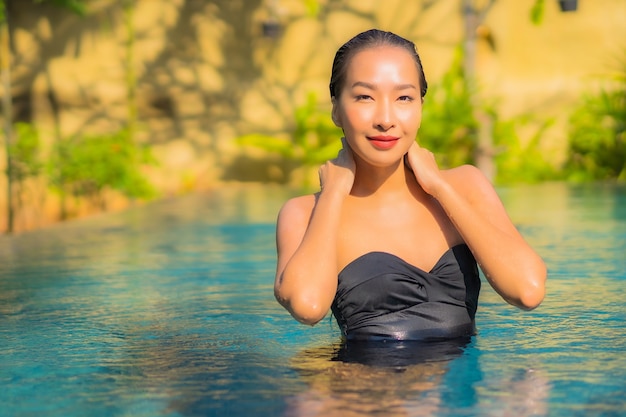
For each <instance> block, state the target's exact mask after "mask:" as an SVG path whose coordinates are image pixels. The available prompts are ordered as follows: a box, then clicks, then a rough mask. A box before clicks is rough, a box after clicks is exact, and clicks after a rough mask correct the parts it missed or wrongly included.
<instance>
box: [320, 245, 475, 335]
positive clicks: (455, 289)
mask: <svg viewBox="0 0 626 417" xmlns="http://www.w3.org/2000/svg"><path fill="white" fill-rule="evenodd" d="M479 291H480V277H479V274H478V267H477V265H476V260H475V259H474V256H473V255H472V253H471V251H470V250H469V248H468V247H467V245H465V244H461V245H457V246H454V247H452V248H450V249H448V250H447V251H446V252H445V253H444V254H443V255H442V257H441V258H440V259H439V260H438V261H437V263H436V264H435V266H434V267H433V269H432V270H431V271H430V272H426V271H424V270H422V269H420V268H418V267H416V266H413V265H411V264H409V263H407V262H406V261H404V260H402V259H401V258H399V257H397V256H395V255H392V254H389V253H386V252H370V253H366V254H364V255H362V256H360V257H358V258H357V259H355V260H354V261H352V262H351V263H349V264H348V265H346V267H345V268H344V269H343V270H342V271H341V272H340V273H339V277H338V284H337V293H336V295H335V299H334V300H333V304H332V307H331V308H332V312H333V315H334V316H335V318H336V320H337V323H338V324H339V327H340V328H341V332H342V334H343V336H344V337H345V338H346V339H347V340H368V341H375V340H428V339H449V338H457V337H464V336H469V335H472V334H474V332H475V325H474V316H475V314H476V308H477V306H478V294H479Z"/></svg>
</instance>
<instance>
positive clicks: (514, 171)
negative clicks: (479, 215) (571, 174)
mask: <svg viewBox="0 0 626 417" xmlns="http://www.w3.org/2000/svg"><path fill="white" fill-rule="evenodd" d="M525 119H526V118H518V119H516V120H510V121H499V122H497V123H496V124H495V127H494V132H493V133H494V143H495V146H496V149H498V150H500V152H498V154H497V155H496V156H495V162H496V166H497V170H496V171H497V175H496V179H495V180H496V182H497V183H500V184H513V183H536V182H540V181H545V180H553V179H558V177H559V174H558V173H557V170H556V168H555V167H554V166H553V165H552V164H551V163H550V162H549V161H548V160H547V158H546V157H545V152H544V151H543V150H542V148H541V146H540V145H541V139H542V137H543V133H544V132H545V131H546V130H547V129H548V128H549V127H550V126H551V125H552V123H553V122H552V121H547V122H544V123H543V124H542V125H541V126H540V127H539V129H538V130H537V131H536V132H535V134H534V135H533V136H532V137H531V138H530V140H528V141H527V142H525V143H524V142H522V140H521V139H520V137H519V135H518V134H517V128H518V127H519V125H520V124H523V123H526V122H528V121H529V120H525Z"/></svg>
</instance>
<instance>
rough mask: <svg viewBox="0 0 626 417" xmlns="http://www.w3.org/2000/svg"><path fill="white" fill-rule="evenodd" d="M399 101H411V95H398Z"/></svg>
mask: <svg viewBox="0 0 626 417" xmlns="http://www.w3.org/2000/svg"><path fill="white" fill-rule="evenodd" d="M398 100H399V101H413V97H411V96H400V97H398Z"/></svg>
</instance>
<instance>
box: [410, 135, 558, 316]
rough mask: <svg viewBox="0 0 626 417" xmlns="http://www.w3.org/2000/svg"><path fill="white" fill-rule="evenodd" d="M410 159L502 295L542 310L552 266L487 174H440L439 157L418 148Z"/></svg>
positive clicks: (468, 170)
mask: <svg viewBox="0 0 626 417" xmlns="http://www.w3.org/2000/svg"><path fill="white" fill-rule="evenodd" d="M407 159H408V163H409V166H410V167H411V169H412V170H413V173H414V174H415V177H416V179H417V181H418V182H419V184H420V186H421V187H422V188H423V189H424V191H426V192H427V193H429V194H430V195H432V196H433V197H434V198H436V199H437V201H438V202H439V204H440V205H441V206H442V207H443V209H444V210H445V212H446V214H447V215H448V217H449V218H450V220H451V221H452V223H453V224H454V226H455V227H456V229H457V230H458V232H459V233H460V234H461V237H462V238H463V240H464V241H465V243H466V244H467V245H468V247H469V248H470V249H471V251H472V253H473V254H474V257H475V258H476V261H477V262H478V264H479V266H480V268H481V270H482V271H483V273H484V274H485V277H486V278H487V280H488V281H489V283H490V284H491V286H492V287H493V288H494V289H495V290H496V292H498V294H500V295H501V296H502V297H503V298H504V299H505V300H506V301H507V302H509V303H510V304H512V305H515V306H517V307H519V308H523V309H526V310H531V309H533V308H535V307H537V306H538V305H539V304H540V303H541V301H542V300H543V298H544V295H545V282H546V276H547V271H546V266H545V264H544V262H543V260H542V259H541V257H540V256H539V255H538V254H537V253H536V252H535V251H534V250H533V249H532V248H531V247H530V246H529V245H528V243H526V241H525V240H524V238H523V237H522V235H521V234H520V233H519V232H518V230H517V229H516V228H515V226H514V225H513V223H512V222H511V220H510V218H509V216H508V214H507V213H506V210H505V209H504V206H503V205H502V202H501V201H500V198H499V197H498V195H497V193H496V191H495V190H494V188H493V186H492V185H491V183H490V182H489V180H488V179H487V178H486V177H485V176H484V175H483V174H482V172H480V171H479V170H478V169H477V168H475V167H473V166H470V165H465V166H462V167H458V168H455V169H452V170H448V171H440V170H439V168H438V167H437V163H436V161H435V159H434V157H433V154H432V153H431V152H429V151H428V150H426V149H424V148H420V147H419V145H417V144H415V145H414V146H412V147H411V149H410V150H409V153H408V155H407Z"/></svg>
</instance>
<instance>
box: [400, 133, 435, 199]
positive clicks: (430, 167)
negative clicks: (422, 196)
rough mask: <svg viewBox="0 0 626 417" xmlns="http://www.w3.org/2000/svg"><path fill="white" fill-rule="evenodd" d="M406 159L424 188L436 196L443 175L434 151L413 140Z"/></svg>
mask: <svg viewBox="0 0 626 417" xmlns="http://www.w3.org/2000/svg"><path fill="white" fill-rule="evenodd" d="M405 160H406V164H407V165H408V166H409V168H410V169H411V171H413V175H415V179H417V182H418V183H419V185H420V186H421V187H422V189H423V190H424V191H426V192H427V193H428V194H430V195H433V196H434V193H435V190H436V188H437V185H439V184H440V183H441V181H442V177H441V172H440V171H439V166H438V165H437V161H435V156H434V155H433V153H432V152H430V151H429V150H428V149H425V148H422V147H421V146H419V145H418V144H417V142H413V144H412V145H411V147H410V148H409V151H408V152H407V154H406V155H405Z"/></svg>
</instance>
